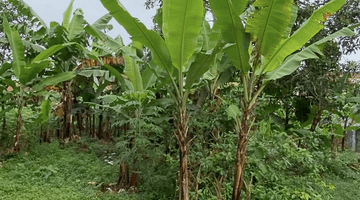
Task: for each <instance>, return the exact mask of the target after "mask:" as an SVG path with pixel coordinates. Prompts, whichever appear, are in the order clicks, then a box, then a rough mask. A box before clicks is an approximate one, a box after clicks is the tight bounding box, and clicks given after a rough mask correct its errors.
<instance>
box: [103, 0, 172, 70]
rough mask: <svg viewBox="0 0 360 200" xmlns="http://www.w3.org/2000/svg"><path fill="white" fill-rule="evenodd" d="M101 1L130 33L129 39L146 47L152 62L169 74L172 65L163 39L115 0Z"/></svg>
mask: <svg viewBox="0 0 360 200" xmlns="http://www.w3.org/2000/svg"><path fill="white" fill-rule="evenodd" d="M101 3H102V4H103V5H104V7H105V8H106V9H107V10H108V11H109V12H110V14H111V15H112V16H113V17H114V18H115V19H116V21H117V22H118V23H119V24H121V25H122V26H123V27H124V28H125V30H126V31H127V32H128V33H129V35H131V39H132V40H133V41H138V42H140V43H142V44H143V45H145V46H146V47H148V48H149V49H150V50H151V52H152V56H153V59H154V62H155V63H156V64H157V65H158V66H160V67H162V68H164V69H166V70H167V71H168V73H169V74H171V73H172V71H173V65H172V62H171V57H170V53H169V50H168V49H167V47H166V45H165V42H164V40H163V39H162V38H161V37H160V36H159V35H158V34H157V33H156V32H154V31H151V30H148V29H147V28H146V27H145V26H144V24H142V23H141V22H139V21H138V19H136V18H133V17H132V16H131V15H130V14H129V13H128V12H127V11H126V10H125V9H124V8H123V6H122V5H121V4H120V2H118V1H117V0H101Z"/></svg>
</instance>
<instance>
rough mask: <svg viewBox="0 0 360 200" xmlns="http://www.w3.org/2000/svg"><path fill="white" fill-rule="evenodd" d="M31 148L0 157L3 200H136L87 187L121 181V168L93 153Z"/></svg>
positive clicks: (44, 146)
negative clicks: (16, 153) (6, 156)
mask: <svg viewBox="0 0 360 200" xmlns="http://www.w3.org/2000/svg"><path fill="white" fill-rule="evenodd" d="M31 146H32V148H31V149H30V150H29V151H22V152H20V153H19V154H18V155H13V156H12V157H9V156H8V158H5V157H4V156H3V157H2V158H1V157H0V160H1V159H2V165H1V166H0V199H1V200H2V199H4V200H15V199H26V200H29V199H34V200H35V199H36V200H41V199H52V200H57V199H59V200H60V199H82V200H83V199H135V198H136V197H135V196H134V195H133V196H128V195H125V194H114V193H111V192H101V191H100V190H99V188H98V187H99V186H95V185H89V184H88V182H97V183H112V182H116V180H117V177H118V170H119V169H118V166H117V165H110V164H108V163H106V162H104V161H103V160H102V159H101V158H99V157H98V156H97V155H96V154H95V153H94V151H90V150H88V151H85V152H83V151H82V152H79V151H78V150H77V145H72V146H69V147H66V148H60V147H59V143H58V142H53V143H50V144H42V145H39V144H33V145H31ZM99 185H100V184H99Z"/></svg>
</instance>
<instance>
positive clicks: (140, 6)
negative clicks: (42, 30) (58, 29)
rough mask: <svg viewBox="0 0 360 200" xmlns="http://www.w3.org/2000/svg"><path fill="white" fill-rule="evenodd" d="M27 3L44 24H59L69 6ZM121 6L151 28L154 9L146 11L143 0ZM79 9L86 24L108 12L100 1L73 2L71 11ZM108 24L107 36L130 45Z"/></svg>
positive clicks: (59, 1) (38, 0)
mask: <svg viewBox="0 0 360 200" xmlns="http://www.w3.org/2000/svg"><path fill="white" fill-rule="evenodd" d="M23 1H24V2H25V3H27V4H28V5H29V6H30V7H31V8H32V9H33V10H34V11H35V12H36V13H37V14H38V15H39V16H40V17H41V19H42V20H44V21H45V23H46V24H48V25H49V24H50V22H51V21H56V22H58V23H60V24H61V22H62V20H63V13H64V11H65V10H66V8H67V7H68V6H69V4H70V0H23ZM120 2H121V3H122V4H123V6H124V7H125V8H126V9H127V10H128V11H129V12H130V14H131V15H132V16H133V17H136V18H138V19H139V20H140V21H141V22H142V23H144V24H145V26H146V27H147V28H149V29H151V28H152V26H153V22H152V16H154V15H155V13H156V9H155V8H154V9H149V10H146V8H145V5H144V4H145V0H120ZM77 8H81V9H82V10H83V11H84V17H85V20H86V21H87V22H89V23H90V24H92V23H93V22H95V21H96V20H97V19H99V18H100V17H102V16H103V15H105V14H106V13H107V12H108V11H107V10H106V9H105V8H104V6H103V5H102V4H101V2H100V0H75V1H74V4H73V11H75V10H76V9H77ZM110 24H112V25H113V26H114V29H113V30H112V31H110V32H108V33H107V34H108V35H110V36H111V37H113V38H114V37H116V36H118V35H120V36H121V37H122V38H123V40H124V44H125V45H127V44H129V43H130V38H129V37H130V36H129V35H128V34H127V32H126V31H125V30H124V29H123V28H122V27H121V26H120V25H119V24H118V23H117V22H116V21H115V20H114V19H113V20H112V21H111V22H110Z"/></svg>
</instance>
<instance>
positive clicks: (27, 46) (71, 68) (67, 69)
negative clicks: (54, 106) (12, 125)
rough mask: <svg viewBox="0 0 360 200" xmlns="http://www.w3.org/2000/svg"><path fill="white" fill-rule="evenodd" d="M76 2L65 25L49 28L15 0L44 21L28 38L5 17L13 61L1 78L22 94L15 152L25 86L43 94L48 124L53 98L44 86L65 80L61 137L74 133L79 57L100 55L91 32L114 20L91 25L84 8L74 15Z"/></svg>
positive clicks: (54, 24) (67, 13) (107, 18)
mask: <svg viewBox="0 0 360 200" xmlns="http://www.w3.org/2000/svg"><path fill="white" fill-rule="evenodd" d="M73 2H74V1H71V2H70V5H69V6H68V8H67V9H66V10H65V12H64V14H63V22H62V24H59V23H57V22H51V24H50V27H47V25H46V24H45V23H43V21H42V20H41V18H40V17H39V16H38V15H36V13H34V12H33V11H32V10H31V9H30V7H28V6H27V5H26V3H24V2H22V1H16V2H15V3H17V4H19V6H21V7H24V8H27V9H24V12H26V13H25V14H26V15H29V16H31V17H32V18H33V19H35V20H37V21H39V22H42V23H39V24H38V25H39V27H38V29H39V30H38V31H37V32H32V34H33V38H30V39H29V40H24V39H22V38H21V37H20V35H19V32H18V31H17V30H16V29H15V27H16V26H11V25H10V24H9V23H8V20H7V19H6V17H5V16H4V17H3V29H4V33H5V35H6V39H7V41H6V42H8V43H9V44H10V47H11V51H12V62H11V63H4V64H3V65H2V67H1V75H2V78H1V80H2V82H4V85H5V86H11V87H12V88H13V89H14V91H18V92H17V93H18V94H19V95H17V96H16V102H17V107H18V122H17V128H16V135H15V137H14V138H15V143H14V149H15V151H18V150H19V146H18V144H19V138H20V135H21V133H20V132H21V117H22V116H21V111H22V108H23V106H24V103H25V101H24V89H25V88H31V92H32V93H34V94H36V95H40V96H43V97H44V98H43V99H44V101H43V103H42V105H41V108H42V110H41V112H40V116H39V121H40V122H41V123H45V122H46V121H47V120H48V118H49V113H50V110H51V106H50V104H51V101H49V96H50V93H48V92H45V91H44V88H45V86H52V85H58V84H60V83H62V84H63V90H62V100H61V101H62V104H63V107H64V109H63V110H64V113H65V114H64V119H63V130H62V131H61V132H60V133H61V135H60V138H67V137H72V136H73V127H72V126H73V123H72V103H73V102H72V101H73V95H72V91H71V84H72V80H73V78H74V77H76V75H77V70H78V69H77V67H78V62H79V61H80V60H82V59H86V58H88V57H89V56H90V57H96V58H97V55H94V53H93V52H91V51H89V50H88V49H87V47H88V39H89V35H90V34H89V33H88V32H90V33H92V32H91V31H94V30H96V31H97V32H101V30H104V29H111V28H112V27H111V25H108V22H109V21H110V19H111V16H110V15H105V16H103V17H101V18H100V19H99V20H98V21H96V22H95V23H94V24H92V25H90V24H89V23H87V22H86V21H85V20H84V16H83V12H82V10H81V9H77V10H76V11H75V12H74V13H73V16H72V10H73ZM17 28H18V27H17ZM39 41H41V42H39ZM39 43H40V45H39ZM88 55H89V56H88ZM11 75H14V76H15V78H16V80H13V79H11ZM7 96H9V95H7ZM13 96H15V95H13ZM4 98H5V97H4Z"/></svg>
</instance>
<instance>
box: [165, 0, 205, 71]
mask: <svg viewBox="0 0 360 200" xmlns="http://www.w3.org/2000/svg"><path fill="white" fill-rule="evenodd" d="M202 19H203V1H202V0H164V1H163V26H162V27H163V29H162V30H163V33H164V37H165V43H166V45H167V47H168V49H169V52H170V55H171V60H172V63H173V65H174V66H175V67H176V68H177V69H181V70H182V71H183V70H184V68H185V66H186V63H187V61H188V59H189V58H190V57H191V56H192V54H193V53H194V50H195V46H196V44H197V39H198V36H199V34H200V31H201V23H202V21H203V20H202Z"/></svg>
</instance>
